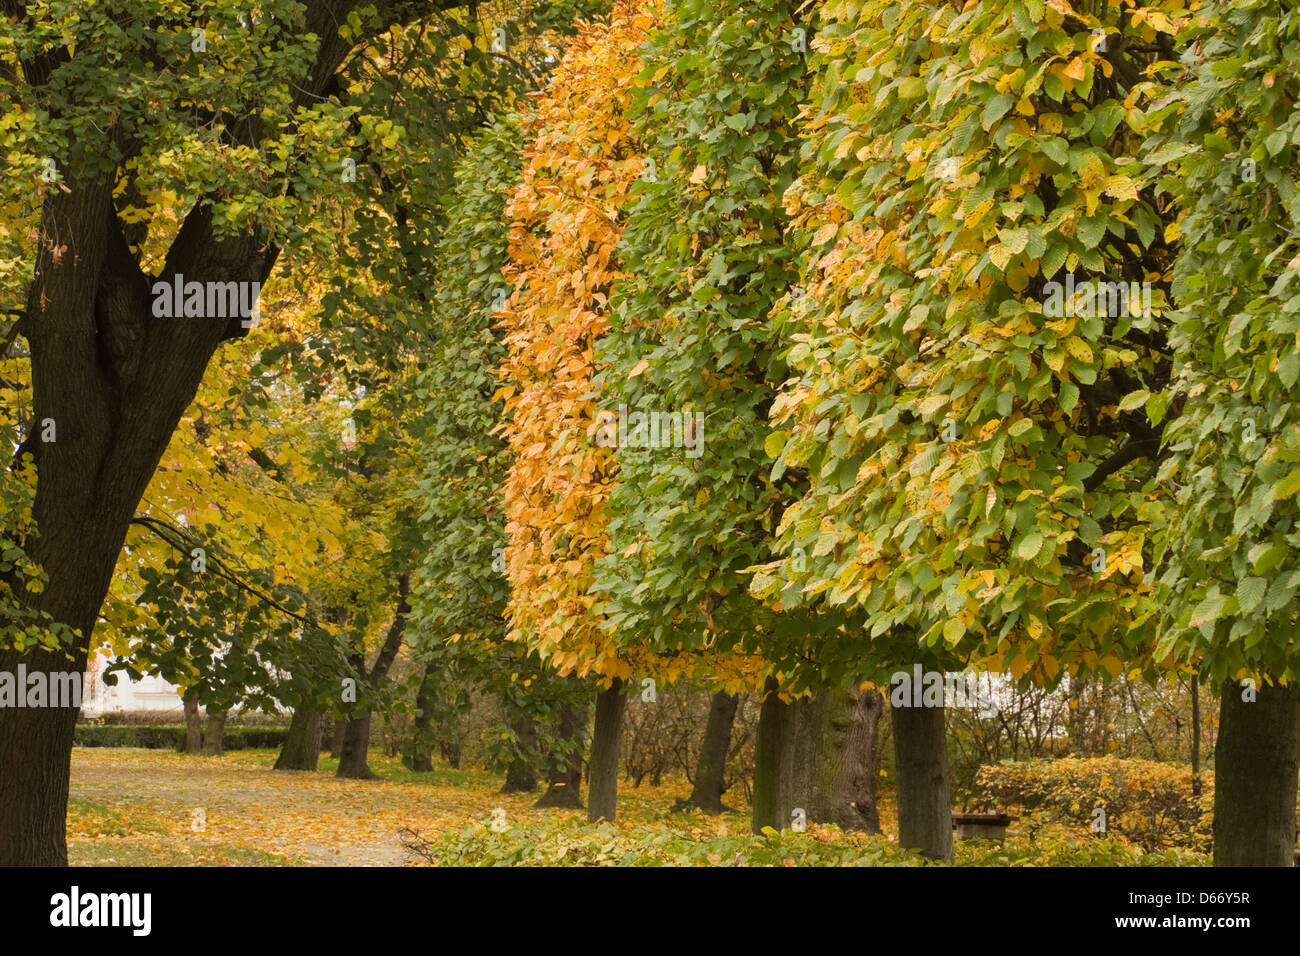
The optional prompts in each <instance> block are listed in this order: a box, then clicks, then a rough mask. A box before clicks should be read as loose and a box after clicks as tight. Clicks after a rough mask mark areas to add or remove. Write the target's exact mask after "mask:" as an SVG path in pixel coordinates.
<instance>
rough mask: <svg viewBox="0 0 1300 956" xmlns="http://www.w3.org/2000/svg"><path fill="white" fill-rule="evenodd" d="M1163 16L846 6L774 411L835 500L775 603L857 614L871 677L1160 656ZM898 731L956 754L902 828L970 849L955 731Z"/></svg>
mask: <svg viewBox="0 0 1300 956" xmlns="http://www.w3.org/2000/svg"><path fill="white" fill-rule="evenodd" d="M1162 6H1169V7H1171V9H1173V7H1175V6H1176V5H1171V4H1164V5H1162V4H1153V5H1145V6H1144V7H1143V10H1142V13H1141V15H1136V14H1135V15H1133V16H1130V15H1129V13H1128V12H1125V11H1124V10H1122V9H1121V8H1118V7H1106V8H1105V9H1104V10H1103V12H1102V13H1101V15H1100V18H1098V17H1095V16H1092V15H1090V14H1086V13H1074V12H1071V11H1070V10H1068V9H1063V8H1058V7H1056V6H1044V5H1043V4H1041V3H1017V4H1010V5H1008V4H977V5H975V6H974V7H973V8H971V9H970V10H969V11H967V12H966V13H965V14H963V15H959V11H958V10H957V9H955V8H946V7H945V8H940V9H935V8H934V7H932V6H931V5H929V4H924V3H911V2H903V3H886V2H868V3H865V4H849V3H832V4H829V5H827V6H826V7H825V8H824V9H823V10H822V12H821V16H822V22H823V24H824V26H823V29H822V30H821V32H820V33H819V35H818V37H817V39H816V41H815V43H814V47H815V48H816V50H817V51H818V53H817V55H816V57H814V67H813V68H814V70H815V71H816V74H817V78H816V80H815V81H814V87H813V91H812V93H811V96H810V101H811V103H812V104H814V108H813V109H810V111H809V115H808V117H807V119H806V129H807V135H808V144H807V146H806V148H805V151H804V157H805V167H804V169H803V170H802V171H801V175H800V178H799V179H798V180H797V181H796V182H795V183H794V184H793V185H792V186H791V188H790V189H789V191H788V192H787V195H786V200H787V204H788V205H790V206H791V207H792V209H793V210H794V211H795V224H796V226H797V227H798V230H799V233H800V238H799V239H798V240H797V241H798V242H799V243H800V248H801V249H802V251H803V255H802V280H803V281H802V283H801V285H800V286H799V288H798V289H797V290H796V293H797V294H792V295H791V296H789V297H788V299H787V300H786V301H785V302H784V303H783V305H782V307H781V309H780V310H779V312H778V316H777V318H778V321H780V322H781V323H782V326H783V328H784V329H785V330H786V334H787V336H788V340H789V342H790V344H791V348H790V351H789V356H788V358H789V361H790V363H791V365H792V366H793V367H794V369H795V371H796V373H797V378H796V380H795V381H794V382H793V383H792V384H791V385H790V387H789V388H787V389H786V390H785V391H784V392H783V393H782V394H781V395H780V396H779V397H778V398H777V399H776V401H775V403H774V405H773V409H772V417H773V420H774V421H775V422H776V423H778V424H780V425H782V426H784V427H783V429H782V431H781V432H779V433H778V435H777V436H775V437H774V440H773V443H772V445H773V451H774V452H775V454H776V458H777V462H778V463H777V468H776V472H775V473H777V474H779V473H781V472H782V471H783V470H784V469H785V468H791V467H798V468H804V469H806V470H807V471H808V473H809V475H810V476H811V480H812V487H811V489H810V490H809V491H808V493H807V494H806V495H804V497H803V499H802V500H801V501H799V502H798V503H796V504H795V505H794V506H793V507H791V508H790V509H789V510H788V511H787V512H786V513H785V516H784V518H783V519H782V523H781V527H780V531H779V534H780V544H781V548H782V550H783V551H784V552H785V553H786V554H787V555H788V556H787V557H786V558H785V559H784V560H783V561H782V562H781V563H779V564H778V565H777V566H776V567H775V568H774V570H775V574H774V575H773V576H771V577H768V576H766V575H764V576H760V577H759V578H757V579H756V581H755V587H756V588H757V589H758V590H759V591H760V593H765V594H777V593H780V594H781V595H782V599H783V601H784V600H792V601H806V600H810V599H811V600H817V601H822V602H825V603H827V604H829V605H831V606H846V607H850V608H855V609H857V610H858V612H860V613H861V615H862V616H863V618H864V626H863V628H862V630H861V631H860V632H859V633H860V634H861V636H862V637H863V638H865V639H866V641H865V642H863V641H846V642H845V643H846V644H847V645H848V646H849V647H851V648H853V649H854V651H856V652H857V653H858V655H859V656H860V657H866V656H868V655H869V656H870V658H871V660H872V661H873V662H874V663H876V664H878V665H880V666H881V667H882V668H883V670H880V671H874V672H870V673H865V674H861V675H860V676H861V677H864V678H866V679H872V680H875V681H876V682H877V683H884V682H887V681H888V679H889V678H888V669H887V667H886V665H889V664H893V665H903V666H907V667H910V666H911V665H912V664H914V663H918V662H919V663H921V664H922V665H923V666H924V667H925V668H926V669H928V670H938V671H946V670H951V669H959V668H961V667H964V666H969V665H980V664H983V665H985V666H989V667H991V668H993V669H995V670H1003V669H1007V670H1009V671H1010V672H1011V674H1012V675H1014V676H1015V677H1016V678H1024V679H1025V680H1032V681H1035V682H1038V683H1042V684H1045V685H1051V684H1052V683H1053V682H1055V681H1057V680H1059V679H1060V677H1061V675H1062V674H1063V673H1066V672H1071V673H1087V672H1096V673H1109V674H1112V675H1114V674H1118V673H1119V672H1120V671H1121V669H1122V668H1123V665H1124V662H1125V660H1133V659H1138V658H1140V657H1141V653H1142V652H1141V647H1140V645H1141V643H1142V634H1141V632H1139V631H1138V630H1136V629H1135V628H1134V627H1133V625H1134V623H1135V622H1137V621H1140V620H1141V619H1143V616H1144V615H1149V613H1150V611H1151V605H1150V601H1149V591H1150V582H1149V581H1148V580H1146V579H1145V578H1144V577H1143V575H1142V569H1143V567H1144V566H1145V562H1146V561H1147V560H1148V557H1147V555H1148V554H1149V550H1150V546H1149V544H1148V523H1149V522H1150V521H1151V520H1152V519H1153V517H1155V516H1156V515H1157V513H1158V512H1157V508H1156V506H1155V505H1154V503H1153V498H1154V497H1155V494H1154V491H1153V489H1152V488H1151V486H1150V479H1151V476H1152V474H1153V468H1152V465H1153V462H1154V461H1155V459H1156V457H1157V455H1158V453H1159V449H1160V439H1159V432H1158V429H1157V428H1156V427H1155V426H1154V425H1153V424H1152V422H1151V421H1150V420H1149V419H1148V417H1147V414H1146V412H1145V405H1144V403H1145V402H1147V400H1148V399H1151V397H1152V396H1153V395H1158V393H1159V392H1160V390H1161V389H1162V388H1163V385H1164V383H1165V382H1167V381H1168V376H1169V361H1168V356H1167V353H1166V352H1165V351H1164V349H1163V345H1164V326H1163V324H1162V321H1161V318H1160V316H1161V312H1162V309H1163V306H1164V303H1165V296H1164V292H1163V290H1164V286H1165V271H1166V270H1167V268H1168V267H1169V264H1170V261H1171V255H1170V251H1169V249H1168V248H1167V247H1166V245H1165V240H1164V235H1163V228H1162V226H1163V222H1164V220H1163V217H1164V215H1165V212H1164V209H1163V207H1162V204H1161V203H1160V202H1159V201H1157V200H1156V199H1155V197H1154V195H1153V194H1152V192H1151V191H1150V190H1148V191H1146V192H1141V191H1140V190H1139V188H1138V183H1137V181H1136V180H1135V179H1134V178H1133V177H1132V176H1131V175H1127V173H1129V172H1135V169H1134V168H1133V167H1134V165H1135V157H1136V155H1137V153H1138V151H1139V147H1140V146H1141V143H1142V130H1143V125H1142V123H1143V114H1142V111H1141V110H1140V108H1139V105H1138V104H1141V103H1144V102H1145V101H1146V100H1145V98H1146V97H1147V96H1149V95H1150V93H1151V90H1152V86H1151V84H1145V83H1144V82H1143V80H1144V76H1143V74H1144V71H1145V70H1146V69H1147V68H1148V67H1149V66H1150V65H1151V64H1153V63H1154V62H1156V61H1157V60H1158V59H1159V57H1160V55H1161V51H1162V50H1164V49H1168V48H1169V47H1170V43H1171V41H1172V37H1173V35H1174V33H1175V31H1176V28H1177V27H1176V24H1175V22H1174V21H1173V20H1171V18H1170V16H1168V15H1166V14H1165V13H1164V12H1162V11H1161V10H1160V7H1162ZM1148 11H1150V12H1148ZM1094 31H1096V32H1095V33H1094ZM1099 36H1104V37H1105V42H1104V43H1098V37H1099ZM1062 270H1064V271H1062ZM1076 271H1080V272H1082V275H1080V276H1079V277H1078V279H1077V281H1078V284H1079V285H1080V286H1081V287H1082V288H1083V289H1086V290H1087V292H1088V296H1086V297H1085V296H1083V295H1082V294H1081V295H1080V296H1079V297H1078V298H1073V296H1074V293H1075V282H1076V279H1075V272H1076ZM1111 282H1114V283H1116V285H1115V286H1111V285H1109V284H1106V285H1099V283H1111ZM1053 283H1055V284H1054V285H1053ZM1144 283H1145V285H1144ZM1153 287H1154V288H1153ZM1138 288H1141V289H1142V290H1143V292H1144V293H1145V291H1146V290H1148V289H1151V295H1150V296H1149V297H1147V296H1146V295H1145V294H1143V295H1140V296H1138V297H1136V298H1133V297H1130V296H1129V295H1128V290H1129V289H1138ZM1066 290H1068V291H1066ZM1081 291H1082V290H1081ZM1121 291H1122V292H1123V293H1124V294H1123V296H1122V298H1121V296H1120V293H1121ZM1103 294H1104V295H1105V296H1109V297H1110V298H1111V299H1113V300H1119V301H1121V302H1122V303H1123V307H1122V308H1121V307H1114V308H1111V307H1110V306H1109V305H1108V306H1107V307H1105V308H1103V307H1102V306H1101V305H1100V304H1099V303H1100V302H1101V301H1102V297H1103ZM1067 295H1069V296H1071V297H1072V301H1071V302H1070V303H1069V304H1068V305H1066V306H1064V307H1061V306H1062V300H1063V298H1064V297H1065V296H1067ZM1094 305H1096V306H1097V307H1096V308H1094V307H1093V306H1094ZM1076 306H1077V307H1076ZM1058 307H1061V308H1059V309H1058ZM1152 401H1153V402H1154V403H1155V404H1158V402H1159V399H1153V400H1152ZM855 630H856V629H855ZM913 716H914V717H915V720H911V719H909V718H910V717H913ZM895 717H896V718H900V717H901V718H902V721H903V723H905V724H906V725H907V727H908V729H909V730H910V731H911V732H908V731H904V732H903V733H901V734H897V735H896V742H897V745H898V746H899V747H906V746H908V745H909V744H913V745H917V746H921V747H924V748H926V749H927V750H928V751H929V754H928V755H925V756H918V757H917V758H916V759H907V760H903V761H901V763H902V765H904V766H908V767H912V766H916V767H918V768H923V769H922V771H921V773H920V775H918V776H917V777H916V778H915V779H916V780H917V781H918V785H917V787H916V788H915V789H913V788H911V787H907V786H905V789H904V790H903V791H902V792H900V798H899V802H900V826H901V827H902V828H903V829H904V830H907V831H908V832H909V834H910V836H909V839H910V838H912V837H915V838H916V839H917V840H918V841H919V844H918V845H922V846H925V847H929V848H932V849H937V850H938V851H940V852H941V853H946V847H947V846H949V845H950V838H949V835H948V832H947V831H948V829H949V822H948V811H947V808H945V807H936V806H934V805H933V803H932V801H931V796H932V794H933V792H934V790H935V788H934V787H933V786H931V784H930V783H929V782H928V781H929V779H930V777H931V776H932V775H937V777H944V776H945V775H946V771H943V770H942V767H943V766H944V765H945V764H946V759H945V758H944V757H943V749H944V728H943V721H942V719H941V715H940V717H939V718H938V719H933V715H930V716H925V717H922V716H920V715H908V716H903V715H902V714H901V713H900V712H899V711H895ZM905 783H906V781H900V784H904V785H905ZM914 802H915V803H918V804H919V805H921V806H923V807H926V808H928V809H927V810H926V817H927V822H926V823H925V824H924V825H920V826H919V829H918V828H917V827H914V826H913V825H912V821H910V820H909V819H908V817H909V813H910V811H909V809H908V807H909V805H910V804H912V803H914ZM923 830H924V831H927V833H928V835H925V836H921V835H920V834H921V831H923Z"/></svg>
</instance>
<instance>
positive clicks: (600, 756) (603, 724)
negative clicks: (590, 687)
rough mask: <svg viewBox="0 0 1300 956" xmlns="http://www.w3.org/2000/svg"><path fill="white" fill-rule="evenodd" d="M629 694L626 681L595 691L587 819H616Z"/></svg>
mask: <svg viewBox="0 0 1300 956" xmlns="http://www.w3.org/2000/svg"><path fill="white" fill-rule="evenodd" d="M626 706H627V697H626V696H624V694H623V681H621V680H620V679H618V678H617V677H616V678H614V681H613V683H612V684H610V685H609V687H608V688H607V689H605V690H602V691H601V692H600V693H599V694H597V695H596V727H595V729H594V730H593V731H592V734H591V762H590V764H589V766H588V768H587V822H588V823H595V822H596V821H597V820H613V819H614V814H615V813H616V812H617V809H618V745H619V740H620V738H621V736H622V733H623V709H624V708H625V707H626Z"/></svg>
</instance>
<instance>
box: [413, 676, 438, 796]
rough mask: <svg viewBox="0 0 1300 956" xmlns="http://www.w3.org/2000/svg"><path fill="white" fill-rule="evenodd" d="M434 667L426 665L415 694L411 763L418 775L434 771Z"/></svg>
mask: <svg viewBox="0 0 1300 956" xmlns="http://www.w3.org/2000/svg"><path fill="white" fill-rule="evenodd" d="M432 672H433V665H432V664H425V665H424V675H423V676H422V677H421V678H420V689H419V690H417V691H416V692H415V721H414V723H413V725H412V728H411V763H410V767H411V769H412V770H414V771H415V772H416V773H428V772H429V771H431V770H432V769H433V739H432V738H433V733H432V731H433V678H432V676H431V675H432Z"/></svg>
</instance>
